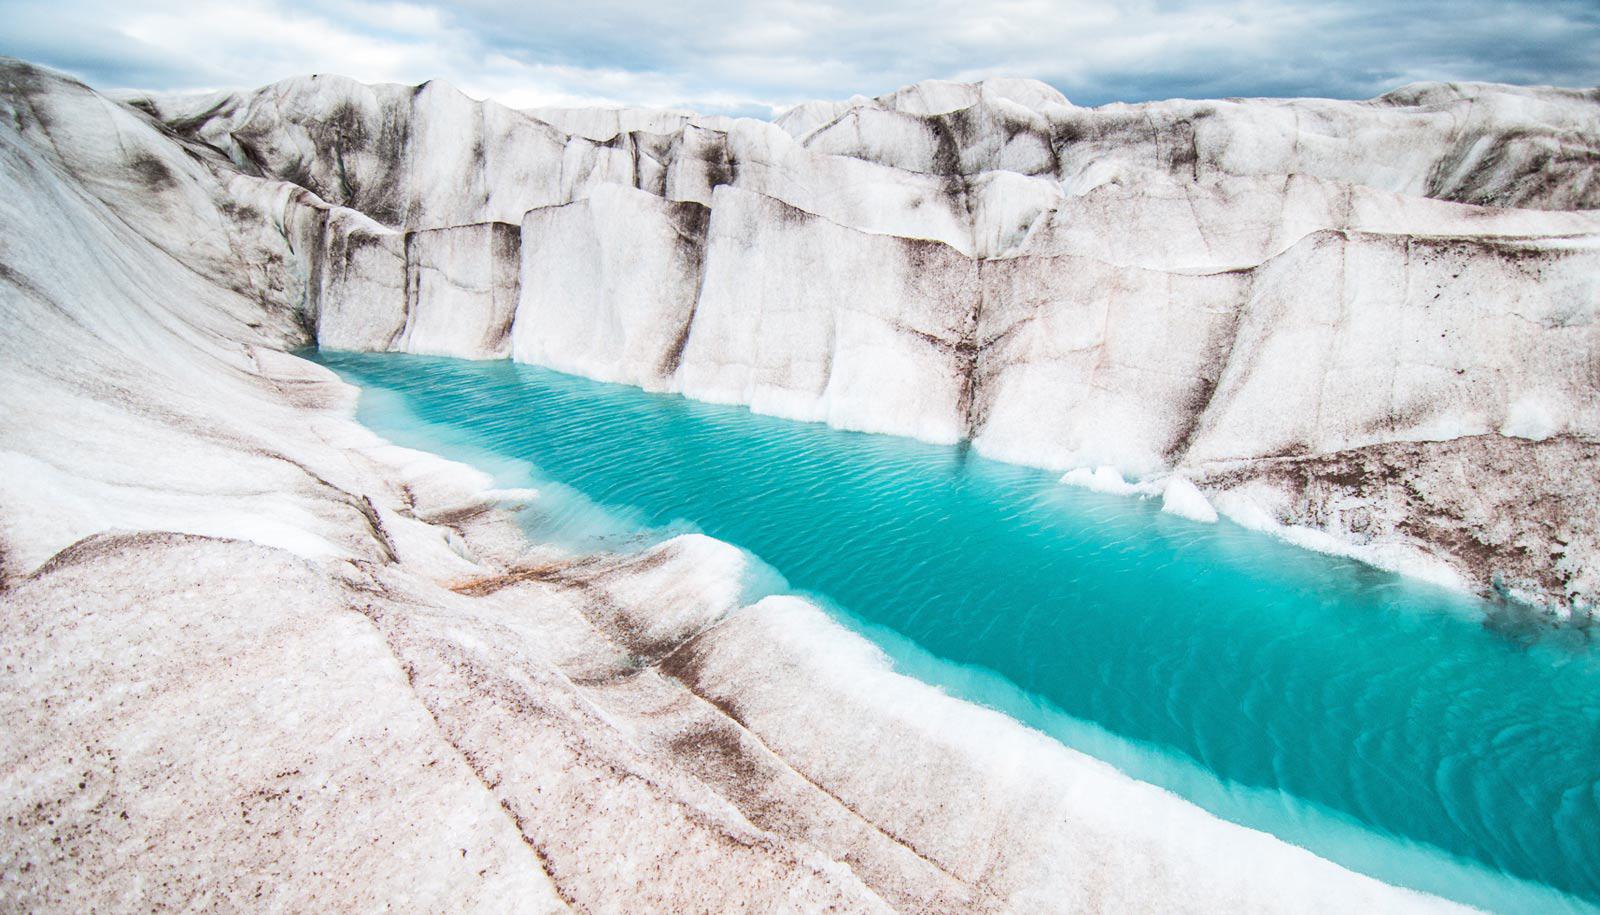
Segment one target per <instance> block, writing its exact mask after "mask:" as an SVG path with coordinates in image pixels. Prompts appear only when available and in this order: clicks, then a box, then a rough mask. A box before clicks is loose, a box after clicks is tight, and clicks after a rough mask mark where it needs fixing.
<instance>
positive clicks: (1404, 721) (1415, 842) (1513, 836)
mask: <svg viewBox="0 0 1600 915" xmlns="http://www.w3.org/2000/svg"><path fill="white" fill-rule="evenodd" d="M316 358H319V359H320V360H321V361H323V362H324V363H325V364H327V365H329V366H330V367H332V368H334V369H336V370H337V371H339V372H340V373H341V374H343V375H344V376H345V377H347V378H348V379H350V380H352V381H354V382H356V383H358V384H360V385H362V386H363V388H364V390H365V391H366V392H367V394H366V396H364V397H363V401H362V408H361V416H362V419H363V420H364V421H365V422H367V423H368V424H369V425H371V426H373V427H374V428H376V429H377V430H378V431H379V432H381V433H383V434H386V435H388V436H389V437H391V438H393V439H395V440H397V441H400V442H401V443H403V444H408V445H412V446H414V447H422V448H429V449H431V450H435V451H439V452H442V453H445V454H449V455H451V456H454V457H459V458H461V459H464V460H468V461H470V462H472V463H476V464H479V466H486V467H488V468H490V470H491V472H492V473H496V474H497V480H499V481H500V482H501V484H502V485H528V483H529V482H530V481H529V479H528V476H529V475H531V477H532V481H533V482H534V483H535V484H536V485H538V486H539V487H540V488H541V490H542V492H543V493H544V494H545V495H546V498H545V499H542V500H541V502H540V506H541V511H542V514H540V515H538V516H537V518H536V520H535V521H534V522H533V523H536V524H538V525H539V528H538V529H537V530H536V531H535V533H536V534H537V535H539V536H544V537H548V538H556V539H566V540H568V541H571V542H590V543H595V542H611V543H617V542H626V541H628V539H629V535H633V539H634V540H635V541H637V540H638V538H637V536H636V535H637V534H638V533H639V532H640V531H649V530H658V531H661V530H671V531H674V532H675V531H679V530H684V529H696V530H700V531H703V532H705V533H707V534H709V535H711V536H714V537H718V538H721V539H723V540H727V541H729V542H732V543H735V544H737V545H739V546H741V547H744V548H745V549H747V550H749V551H750V552H752V553H753V554H755V555H756V556H759V557H761V559H762V560H763V561H764V562H766V563H769V564H770V565H771V566H772V567H773V569H774V570H775V571H774V572H773V573H772V574H773V578H774V580H779V578H780V577H781V580H782V581H785V582H787V584H788V587H790V588H792V589H794V590H796V591H797V592H800V593H804V594H807V595H810V596H813V597H814V598H815V599H816V600H818V602H819V603H822V604H823V605H824V606H826V607H828V608H830V610H831V611H832V612H833V613H835V614H836V615H837V616H839V617H840V618H841V619H842V620H844V621H845V622H846V623H847V624H849V625H851V626H853V627H854V628H856V629H857V630H858V631H860V632H862V633H863V634H864V635H866V636H867V637H869V638H871V639H873V640H874V641H877V642H878V643H879V644H880V645H881V646H882V647H884V649H885V650H886V651H887V652H888V653H889V654H890V656H891V657H892V658H894V659H895V661H896V663H897V665H898V666H899V667H900V669H902V670H903V671H905V672H906V673H908V674H910V675H913V676H918V677H920V678H922V679H925V680H928V681H930V682H934V683H936V684H938V685H941V686H943V687H944V688H946V689H948V690H950V691H952V692H955V693H957V694H959V695H963V696H966V697H967V698H970V699H973V700H975V701H980V702H983V703H985V704H988V705H992V706H994V707H996V708H998V709H1000V710H1001V711H1004V712H1006V713H1008V714H1011V715H1013V716H1014V717H1017V718H1019V719H1020V720H1022V721H1024V722H1026V723H1028V724H1030V725H1032V726H1034V727H1037V728H1040V729H1041V730H1044V731H1046V732H1047V733H1050V734H1052V735H1053V736H1055V737H1057V738H1058V739H1061V740H1062V741H1063V742H1066V743H1068V744H1070V745H1073V746H1075V747H1077V748H1079V749H1082V750H1084V751H1085V752H1089V753H1091V754H1093V755H1096V756H1099V757H1101V758H1102V759H1106V760H1107V761H1109V762H1111V763H1112V764H1114V765H1116V766H1118V767H1119V768H1122V769H1123V770H1124V771H1126V772H1128V773H1129V774H1131V775H1133V776H1134V777H1136V778H1140V779H1143V780H1146V781H1151V782H1154V783H1157V784H1160V785H1163V786H1164V787H1167V788H1169V789H1171V790H1173V791H1175V792H1177V793H1179V794H1182V795H1184V796H1186V797H1188V798H1190V799H1191V800H1194V801H1195V802H1196V803H1199V804H1201V805H1202V806H1205V807H1207V808H1208V809H1211V810H1213V811H1215V812H1217V813H1218V814H1220V815H1222V816H1224V817H1227V818H1229V819H1232V820H1235V821H1237V822H1241V823H1245V824H1247V825H1251V826H1254V827H1257V828H1261V829H1265V830H1267V831H1270V832H1273V833H1276V834H1278V835H1280V836H1283V837H1284V838H1286V839H1288V840H1290V841H1293V842H1296V843H1298V844H1301V845H1304V846H1306V847H1308V848H1310V849H1312V850H1313V851H1316V852H1318V853H1319V854H1322V855H1325V856H1327V857H1330V858H1332V859H1334V860H1336V861H1339V862H1341V863H1344V864H1346V865H1347V866H1350V867H1353V868H1355V869H1357V870H1361V871H1364V872H1367V873H1371V874H1373V875H1374V876H1378V877H1380V878H1382V879H1385V880H1389V881H1392V882H1396V883H1401V884H1404V885H1409V886H1413V887H1416V888H1418V889H1423V890H1426V891H1430V892H1435V893H1439V894H1441V895H1445V896H1449V897H1452V898H1456V899H1460V900H1463V901H1467V902H1471V903H1474V904H1478V905H1482V906H1485V907H1489V908H1495V909H1501V910H1506V911H1529V912H1533V911H1552V910H1562V909H1566V910H1575V911H1576V910H1591V909H1592V908H1593V907H1594V904H1595V903H1596V902H1597V901H1600V785H1597V776H1600V706H1597V703H1600V663H1597V660H1596V657H1595V654H1594V652H1593V650H1592V649H1591V648H1590V647H1589V643H1588V639H1587V634H1586V633H1583V632H1579V633H1577V634H1576V635H1575V634H1573V633H1571V632H1568V633H1563V634H1561V635H1560V636H1559V637H1558V638H1549V637H1542V636H1547V633H1546V632H1545V631H1544V630H1537V629H1532V628H1529V627H1526V626H1523V625H1520V624H1518V625H1512V624H1511V623H1510V622H1508V618H1507V617H1505V615H1504V614H1492V613H1489V612H1488V611H1489V609H1490V608H1488V607H1486V606H1485V605H1483V604H1482V603H1480V602H1478V601H1475V600H1472V599H1470V598H1467V597H1465V596H1463V595H1459V594H1453V593H1449V592H1445V591H1441V590H1439V589H1437V588H1433V587H1430V586H1427V585H1424V584H1421V583H1417V582H1413V581H1408V580H1405V579H1401V578H1398V577H1396V576H1393V575H1389V574H1387V573H1383V572H1379V571H1376V570H1373V569H1371V568H1368V567H1366V566H1362V565H1359V564H1357V563H1354V562H1351V561H1348V560H1343V559H1337V558H1333V557H1328V556H1323V555H1320V554H1316V553H1311V552H1307V551H1303V550H1299V549H1296V548H1293V547H1290V546H1287V545H1285V544H1283V543H1280V542H1277V541H1274V540H1271V539H1269V538H1266V537H1264V536H1262V535H1259V534H1256V533H1252V532H1250V531H1246V530H1243V529H1241V528H1238V527H1236V526H1234V525H1231V524H1229V523H1227V522H1222V523H1219V524H1215V525H1201V524H1195V523H1192V522H1189V521H1186V520H1184V519H1181V518H1175V517H1172V516H1170V515H1165V514H1162V513H1161V512H1160V511H1159V506H1158V505H1155V504H1151V503H1149V502H1142V501H1139V500H1137V499H1134V498H1129V497H1122V496H1111V495H1105V494H1101V493H1094V492H1089V491H1086V490H1077V489H1071V488H1069V487H1063V486H1060V485H1057V483H1056V482H1055V480H1054V477H1053V475H1051V474H1046V473H1043V472H1040V471H1035V470H1030V469H1028V468H1022V467H1015V466H1010V465H1006V464H1001V463H997V462H994V461H987V460H984V459H982V458H980V457H977V456H975V455H973V454H972V453H971V452H970V451H969V450H967V449H961V448H950V447H940V446H933V445H926V444H922V443H918V442H912V441H907V440H903V439H896V438H891V437H887V436H867V435H857V434H852V433H844V432H839V431H837V430H832V429H828V428H825V427H823V426H820V425H814V424H801V423H793V422H786V421H782V420H775V419H771V418H766V417H760V416H755V415H752V414H751V413H749V412H748V411H746V410H744V409H741V408H734V407H724V406H715V405H710V404H700V403H694V402H691V401H686V400H683V399H681V398H676V397H671V396H664V395H653V394H647V393H644V392H641V391H638V390H635V389H631V388H626V387H621V386H616V385H606V384H599V383H595V382H590V381H585V380H582V379H577V378H572V377H569V376H563V375H559V374H557V373H554V372H550V371H547V370H542V369H537V368H532V367H528V366H514V365H511V364H508V363H504V362H491V363H472V362H459V361H454V360H445V359H427V358H421V357H409V356H395V355H379V356H371V355H368V356H359V355H348V354H320V355H319V356H317V357H316ZM517 474H521V475H522V478H521V479H518V480H510V479H500V477H503V476H508V475H509V476H515V475H517ZM607 538H613V539H611V540H609V541H608V540H607Z"/></svg>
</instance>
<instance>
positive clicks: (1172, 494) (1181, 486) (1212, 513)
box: [1161, 477, 1217, 524]
mask: <svg viewBox="0 0 1600 915" xmlns="http://www.w3.org/2000/svg"><path fill="white" fill-rule="evenodd" d="M1161 510H1162V511H1164V512H1167V513H1168V514H1173V515H1178V516H1179V517H1182V518H1188V519H1189V520H1191V521H1200V522H1204V523H1206V524H1211V523H1213V522H1215V521H1216V520H1217V510H1216V509H1214V508H1212V507H1211V503H1210V502H1209V501H1208V500H1207V499H1206V497H1205V495H1204V494H1202V493H1201V492H1200V490H1199V489H1197V488H1195V485H1194V484H1193V483H1191V482H1189V481H1188V480H1186V479H1184V478H1183V477H1173V478H1172V479H1170V480H1168V481H1167V487H1166V489H1164V490H1162V492H1161Z"/></svg>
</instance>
